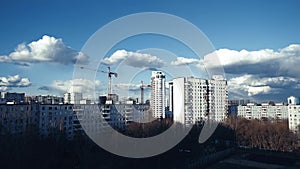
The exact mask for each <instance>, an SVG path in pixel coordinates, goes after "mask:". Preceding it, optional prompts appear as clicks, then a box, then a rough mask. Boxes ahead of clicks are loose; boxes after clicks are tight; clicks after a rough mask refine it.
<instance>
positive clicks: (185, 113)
mask: <svg viewBox="0 0 300 169" xmlns="http://www.w3.org/2000/svg"><path fill="white" fill-rule="evenodd" d="M169 85H170V86H169V88H172V90H170V92H171V93H170V99H169V100H172V102H170V108H171V109H170V110H171V111H173V117H174V121H177V122H180V123H183V124H195V123H198V122H201V121H203V120H206V119H211V120H216V121H223V120H224V119H225V118H226V116H227V105H228V104H227V102H228V97H227V90H226V86H227V83H226V80H225V79H223V78H220V77H216V78H214V79H211V80H206V79H201V78H194V77H180V78H175V79H173V81H172V83H169Z"/></svg>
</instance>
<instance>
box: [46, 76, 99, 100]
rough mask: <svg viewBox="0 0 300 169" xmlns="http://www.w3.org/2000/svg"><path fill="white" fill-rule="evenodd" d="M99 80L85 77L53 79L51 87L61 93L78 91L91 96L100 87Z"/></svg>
mask: <svg viewBox="0 0 300 169" xmlns="http://www.w3.org/2000/svg"><path fill="white" fill-rule="evenodd" d="M100 84H101V82H100V80H96V81H95V82H93V81H90V80H87V79H72V80H54V81H53V82H52V84H51V88H54V89H56V90H58V91H60V93H61V94H63V93H66V92H70V93H72V92H78V93H83V94H84V95H85V97H88V98H92V96H93V94H94V92H95V91H98V88H100V87H101V86H100Z"/></svg>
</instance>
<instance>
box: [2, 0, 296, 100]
mask: <svg viewBox="0 0 300 169" xmlns="http://www.w3.org/2000/svg"><path fill="white" fill-rule="evenodd" d="M299 7H300V2H299V1H297V0H286V1H282V0H281V1H279V0H274V1H266V0H265V1H261V0H251V1H238V0H226V1H224V0H218V1H217V0H211V1H202V0H200V1H196V0H188V1H182V0H181V1H180V0H172V1H170V0H166V1H158V0H151V1H143V0H130V1H125V0H109V1H79V0H73V1H67V0H66V1H58V0H51V1H50V0H28V1H22V0H21V1H15V0H11V1H8V0H4V1H1V2H0V11H1V15H0V22H1V26H0V70H1V71H0V90H1V91H7V92H26V94H27V95H39V94H42V95H47V94H50V95H62V94H63V93H64V92H68V91H70V90H75V91H80V92H83V93H89V92H91V91H95V89H94V88H93V86H95V87H96V89H97V90H96V91H95V92H96V93H97V94H104V93H105V91H106V84H107V78H106V76H105V73H97V75H96V77H95V80H94V81H93V82H91V81H89V80H86V79H76V78H74V77H73V74H74V69H76V67H74V64H75V63H77V64H78V63H79V64H86V63H93V62H95V63H100V67H99V70H101V71H106V70H107V68H106V66H107V65H110V66H111V67H112V70H113V71H116V72H118V73H119V75H120V76H119V77H117V78H113V92H116V93H119V92H120V91H121V90H124V88H127V89H130V91H134V92H133V94H136V95H137V94H138V92H137V91H138V86H139V83H140V80H143V81H144V83H150V76H151V75H150V73H151V70H153V69H154V68H155V69H158V70H163V69H168V68H169V69H168V70H172V71H173V72H166V73H167V74H168V73H169V74H168V75H169V76H168V77H167V78H169V79H167V80H171V78H172V77H176V76H182V75H185V74H184V73H187V74H189V73H190V72H192V73H191V74H193V75H195V74H196V76H199V77H201V76H203V77H202V78H205V75H203V65H202V66H201V63H203V58H204V56H197V55H195V53H193V52H192V51H191V49H189V48H188V47H187V46H185V45H184V44H182V43H180V42H178V41H176V40H174V39H172V38H168V37H164V36H158V35H149V34H146V35H139V36H134V37H130V38H128V39H125V40H124V41H122V42H120V43H117V44H116V45H115V46H114V47H113V48H112V49H111V50H110V51H109V52H108V53H107V54H106V55H105V56H104V57H103V58H102V57H99V58H98V60H97V61H95V60H91V57H90V56H88V55H86V54H85V53H83V52H82V49H83V47H84V45H85V44H86V42H87V41H88V40H89V38H90V37H92V36H93V34H94V33H95V32H96V31H97V30H99V29H101V28H102V27H103V26H105V25H106V24H108V23H110V22H112V21H114V20H116V19H118V18H120V17H123V16H127V15H130V14H134V13H141V12H162V13H167V14H171V15H175V16H178V17H180V18H183V19H185V20H186V21H188V22H190V23H192V24H193V25H195V26H196V27H197V28H198V29H199V30H201V31H202V32H203V33H204V34H205V35H206V37H207V38H208V39H209V40H210V42H211V44H212V45H213V46H214V49H215V51H212V52H211V53H207V56H211V55H214V54H217V56H218V58H219V61H220V63H221V65H222V66H223V68H224V71H225V74H226V79H227V80H228V90H229V97H230V98H231V99H242V98H245V99H252V100H257V101H269V100H274V101H285V100H286V97H287V96H290V95H295V96H300V92H299V89H300V84H299V80H300V70H299V69H298V63H300V20H299V16H300V10H299ZM157 26H159V25H157ZM119 29H120V30H122V29H124V28H122V27H120V28H119ZM177 29H178V28H176V27H174V30H175V31H176V30H177ZM97 47H98V46H97ZM99 48H101V43H100V44H99ZM141 65H142V66H141ZM75 66H76V65H75ZM180 70H187V71H186V72H184V71H180ZM91 72H92V70H91ZM137 72H140V73H137ZM199 72H200V73H199ZM181 73H183V74H181ZM198 73H199V74H198ZM91 74H95V72H93V73H91ZM122 79H123V81H122ZM74 84H75V85H76V87H74V86H75V85H74ZM86 97H90V96H86Z"/></svg>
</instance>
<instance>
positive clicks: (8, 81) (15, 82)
mask: <svg viewBox="0 0 300 169" xmlns="http://www.w3.org/2000/svg"><path fill="white" fill-rule="evenodd" d="M30 85H31V82H30V80H29V79H28V78H22V77H20V75H14V76H8V77H0V90H1V91H6V90H9V89H10V88H13V87H28V86H30Z"/></svg>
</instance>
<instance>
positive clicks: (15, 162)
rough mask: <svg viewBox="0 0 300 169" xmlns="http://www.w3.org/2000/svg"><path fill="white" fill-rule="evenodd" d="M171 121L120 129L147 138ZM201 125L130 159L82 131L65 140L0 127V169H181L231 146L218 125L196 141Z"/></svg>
mask: <svg viewBox="0 0 300 169" xmlns="http://www.w3.org/2000/svg"><path fill="white" fill-rule="evenodd" d="M172 124H173V122H172V120H168V119H166V120H158V121H153V122H152V123H149V124H138V123H132V124H131V125H129V126H128V128H127V130H126V131H124V132H126V134H128V135H130V136H134V137H150V136H153V135H156V134H159V133H161V132H163V131H165V130H166V129H168V128H169V127H170V126H171V125H172ZM201 128H202V126H201V125H198V126H194V127H193V128H192V130H191V131H190V133H189V134H188V135H187V136H186V137H185V138H184V140H182V141H181V142H180V143H179V144H178V145H176V146H175V147H173V148H172V149H170V150H169V151H167V152H165V153H163V154H160V155H158V156H154V157H150V158H145V159H130V158H125V157H120V156H117V155H114V154H111V153H109V152H107V151H105V150H103V149H102V148H100V147H99V146H98V145H96V144H95V143H94V142H93V141H91V140H90V139H89V138H88V137H87V136H86V135H85V134H82V135H77V136H75V138H74V139H73V140H67V139H66V136H65V134H64V133H62V132H60V131H59V130H57V131H56V134H54V135H51V136H49V137H47V138H43V137H41V136H40V135H39V134H38V130H37V128H35V127H28V129H27V130H26V131H25V132H24V134H23V135H20V136H14V135H12V134H11V133H9V132H7V131H6V130H5V128H3V127H1V126H0V133H1V135H0V152H1V153H0V163H1V164H0V165H1V169H15V168H19V169H53V168H55V169H72V168H74V169H78V168H82V169H90V168H93V169H103V168H107V169H120V168H122V169H135V168H141V167H143V168H145V169H152V168H164V169H168V168H170V169H171V168H182V167H183V166H184V164H185V163H186V162H187V161H189V160H191V159H197V158H198V157H201V156H206V155H208V154H212V153H215V152H217V151H220V150H223V149H226V148H227V147H228V146H231V145H228V144H225V142H226V141H225V140H230V139H233V138H234V134H233V132H232V130H231V129H230V128H228V127H224V126H222V125H220V126H218V128H217V130H216V132H215V133H214V135H213V136H212V137H211V138H210V139H209V140H208V141H207V142H206V143H204V144H199V143H198V137H199V133H200V132H201ZM224 133H226V135H224ZM216 139H217V140H218V142H216V141H215V140H216ZM174 159H180V160H174ZM171 161H172V162H171Z"/></svg>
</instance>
